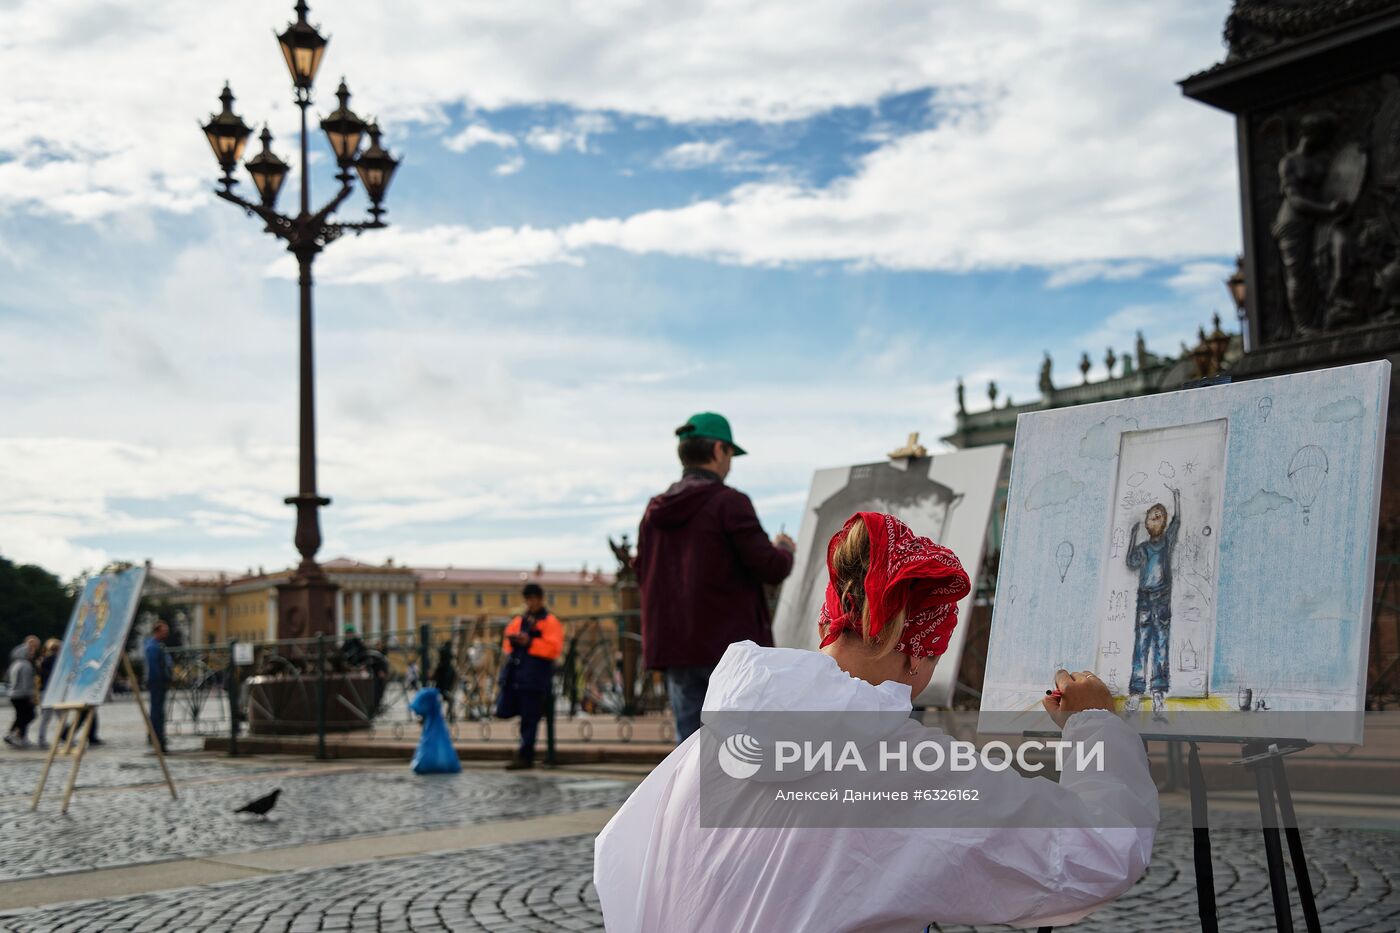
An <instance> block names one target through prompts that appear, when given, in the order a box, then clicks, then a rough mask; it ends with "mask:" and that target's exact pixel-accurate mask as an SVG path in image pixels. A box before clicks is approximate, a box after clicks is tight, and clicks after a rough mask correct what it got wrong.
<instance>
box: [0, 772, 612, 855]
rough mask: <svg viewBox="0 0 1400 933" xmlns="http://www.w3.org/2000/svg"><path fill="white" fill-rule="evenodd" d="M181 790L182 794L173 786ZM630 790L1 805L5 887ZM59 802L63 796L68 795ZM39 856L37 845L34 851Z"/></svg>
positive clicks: (437, 788)
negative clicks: (267, 810) (257, 803)
mask: <svg viewBox="0 0 1400 933" xmlns="http://www.w3.org/2000/svg"><path fill="white" fill-rule="evenodd" d="M177 786H178V785H177ZM274 787H280V788H281V789H282V795H281V797H280V798H279V800H278V802H277V808H276V810H274V811H273V818H272V819H269V820H266V821H263V820H257V819H251V818H248V817H241V816H235V815H234V813H233V810H234V809H236V808H237V807H238V806H240V805H242V804H243V803H246V802H247V801H249V800H252V799H254V798H255V797H258V796H260V795H262V794H265V793H267V792H269V791H271V790H272V789H273V788H274ZM630 789H631V785H630V784H628V783H626V782H623V781H613V780H574V779H566V778H556V777H551V776H546V775H540V774H532V775H529V776H525V777H517V776H514V775H508V774H505V773H502V772H489V771H464V772H462V773H461V774H448V775H427V776H421V775H415V774H413V773H411V772H410V771H409V770H408V768H407V766H406V765H404V764H398V765H397V766H396V767H394V768H393V769H389V768H382V767H375V768H366V769H362V770H340V771H334V772H327V773H320V774H310V775H306V774H303V775H301V776H285V775H284V776H280V777H277V778H275V779H272V778H269V777H264V776H257V777H251V778H250V779H249V780H247V781H240V782H238V783H236V784H194V785H189V784H187V785H185V786H183V787H180V797H179V799H178V800H171V799H170V797H169V796H168V794H166V793H165V791H164V789H163V788H159V789H145V790H120V791H103V792H101V793H100V794H99V793H97V792H93V793H90V794H88V795H86V796H78V797H75V798H74V802H73V805H72V807H71V808H70V809H69V811H68V815H67V816H66V817H60V816H59V815H58V813H57V810H58V800H57V794H55V797H54V799H52V800H46V802H45V803H44V804H42V805H41V806H40V809H39V811H38V812H31V811H30V810H29V804H28V801H15V800H11V801H7V802H0V880H9V879H13V878H21V877H26V876H31V875H37V874H44V873H51V872H68V871H75V870H82V869H90V868H104V867H111V866H116V865H132V864H139V863H143V862H154V861H161V860H163V859H169V858H175V857H190V856H201V855H212V854H215V853H221V852H234V851H247V850H253V849H266V848H272V847H278V846H290V845H301V844H304V843H310V842H322V841H326V840H330V839H339V838H346V837H351V836H359V835H366V834H372V833H390V832H405V831H409V830H420V829H433V828H438V827H446V826H458V825H461V824H463V823H474V822H485V821H494V820H509V819H523V818H528V817H539V816H549V815H551V814H558V813H565V812H569V811H573V810H585V809H592V808H594V807H604V806H617V805H619V804H621V803H622V801H623V800H624V799H626V796H627V793H628V792H629V791H630ZM60 793H61V791H60ZM40 840H41V841H42V844H36V842H37V841H40Z"/></svg>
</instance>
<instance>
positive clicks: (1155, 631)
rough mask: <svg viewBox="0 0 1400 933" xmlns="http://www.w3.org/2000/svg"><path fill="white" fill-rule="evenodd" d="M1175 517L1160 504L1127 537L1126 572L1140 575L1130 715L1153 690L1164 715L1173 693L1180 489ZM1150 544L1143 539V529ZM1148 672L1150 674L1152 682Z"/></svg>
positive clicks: (1154, 704)
mask: <svg viewBox="0 0 1400 933" xmlns="http://www.w3.org/2000/svg"><path fill="white" fill-rule="evenodd" d="M1167 488H1168V489H1171V494H1172V515H1171V521H1170V522H1168V521H1167V507H1166V506H1164V505H1162V503H1160V502H1158V503H1157V504H1155V505H1153V506H1152V507H1151V508H1149V509H1148V510H1147V514H1146V516H1144V519H1143V521H1141V522H1137V523H1136V524H1134V525H1133V532H1132V535H1131V536H1130V537H1129V539H1128V558H1127V560H1128V569H1129V570H1136V571H1137V574H1138V591H1137V617H1136V620H1135V623H1134V625H1133V673H1132V678H1131V679H1130V680H1129V681H1128V703H1127V710H1128V712H1132V713H1135V712H1137V710H1138V707H1139V706H1140V705H1141V703H1142V696H1143V694H1144V693H1146V692H1147V690H1148V688H1149V687H1150V688H1151V690H1152V710H1153V712H1161V711H1162V710H1163V709H1164V708H1165V706H1166V694H1167V691H1168V690H1170V689H1171V665H1170V664H1169V663H1168V649H1169V648H1170V645H1171V628H1172V554H1173V552H1174V551H1175V550H1176V539H1177V534H1178V533H1179V532H1180V530H1181V490H1180V489H1172V488H1171V487H1170V486H1168V487H1167ZM1144 526H1146V528H1147V540H1146V541H1139V540H1138V538H1139V536H1140V535H1141V533H1142V530H1143V527H1144ZM1149 669H1150V671H1151V676H1150V682H1149V674H1148V672H1149Z"/></svg>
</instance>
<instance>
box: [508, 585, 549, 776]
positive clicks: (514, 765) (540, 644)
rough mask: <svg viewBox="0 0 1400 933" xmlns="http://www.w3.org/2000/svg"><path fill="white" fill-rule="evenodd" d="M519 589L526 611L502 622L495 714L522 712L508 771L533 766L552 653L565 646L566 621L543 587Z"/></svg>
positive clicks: (509, 716)
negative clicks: (548, 600)
mask: <svg viewBox="0 0 1400 933" xmlns="http://www.w3.org/2000/svg"><path fill="white" fill-rule="evenodd" d="M521 595H522V596H524V597H525V611H524V612H523V613H521V614H520V615H518V616H516V617H515V618H514V619H511V620H510V624H509V625H507V626H506V632H505V644H504V646H503V650H504V651H505V659H504V661H503V662H502V664H501V674H500V687H501V693H500V696H499V697H498V698H497V700H496V716H497V717H498V718H500V719H511V718H513V717H515V716H519V717H520V748H519V749H518V750H517V751H516V753H515V758H514V759H513V760H512V761H511V763H510V764H508V765H506V770H508V771H518V770H520V769H522V768H533V767H534V766H535V735H536V732H537V731H538V729H539V725H540V715H541V714H542V713H543V712H544V705H545V703H547V702H551V701H552V698H553V685H554V659H555V658H557V657H559V655H560V654H561V653H562V652H563V650H564V623H562V622H560V621H559V620H558V619H557V618H555V616H554V613H552V612H550V611H549V609H548V607H546V606H545V604H544V590H543V589H542V588H541V587H540V585H539V584H538V583H527V584H525V588H524V590H522V591H521Z"/></svg>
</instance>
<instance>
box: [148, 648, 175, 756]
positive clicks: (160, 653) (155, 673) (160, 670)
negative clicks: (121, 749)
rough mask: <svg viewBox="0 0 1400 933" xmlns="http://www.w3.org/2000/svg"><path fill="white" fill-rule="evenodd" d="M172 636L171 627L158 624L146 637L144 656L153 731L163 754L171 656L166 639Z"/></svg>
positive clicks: (164, 749)
mask: <svg viewBox="0 0 1400 933" xmlns="http://www.w3.org/2000/svg"><path fill="white" fill-rule="evenodd" d="M169 636H170V626H168V625H166V624H165V623H164V622H157V623H156V624H155V626H154V627H153V628H152V629H151V634H150V635H148V636H146V643H145V645H144V656H145V659H146V688H147V689H148V690H149V691H150V694H151V731H152V732H154V733H155V736H156V742H157V743H158V744H159V745H160V750H161V751H162V752H164V751H166V750H167V749H166V746H165V691H166V689H167V688H168V687H169V686H170V677H171V669H170V655H168V654H166V653H165V639H166V638H168V637H169Z"/></svg>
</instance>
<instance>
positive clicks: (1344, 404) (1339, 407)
mask: <svg viewBox="0 0 1400 933" xmlns="http://www.w3.org/2000/svg"><path fill="white" fill-rule="evenodd" d="M1364 413H1365V409H1363V408H1362V407H1361V400H1360V399H1358V398H1357V397H1356V396H1354V395H1348V396H1347V397H1346V398H1344V399H1342V400H1341V401H1337V402H1333V403H1332V404H1331V405H1323V406H1322V407H1321V408H1319V409H1318V410H1317V414H1315V415H1313V420H1314V421H1317V422H1326V423H1330V424H1341V423H1342V422H1343V421H1351V420H1353V419H1356V418H1360V417H1361V416H1362V415H1363V414H1364Z"/></svg>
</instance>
